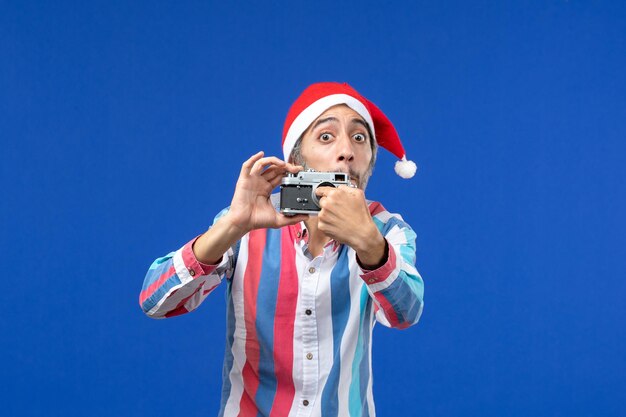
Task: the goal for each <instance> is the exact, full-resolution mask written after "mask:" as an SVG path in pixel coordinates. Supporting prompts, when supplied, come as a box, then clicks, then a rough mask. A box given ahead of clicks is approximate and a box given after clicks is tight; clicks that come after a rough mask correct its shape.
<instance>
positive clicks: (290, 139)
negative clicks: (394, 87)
mask: <svg viewBox="0 0 626 417" xmlns="http://www.w3.org/2000/svg"><path fill="white" fill-rule="evenodd" d="M338 104H345V105H347V106H348V107H350V108H351V109H352V110H354V111H355V112H357V113H358V114H359V115H360V116H361V117H362V118H364V119H365V121H366V122H367V124H368V125H369V127H370V129H371V130H372V135H373V136H374V138H376V132H375V131H374V122H373V121H372V116H371V115H370V113H369V111H367V108H366V107H365V105H364V104H363V103H361V102H360V101H359V100H357V99H356V98H354V97H352V96H349V95H347V94H332V95H330V96H326V97H322V98H320V99H319V100H317V101H315V102H314V103H312V104H311V105H310V106H309V107H307V108H306V109H304V110H303V111H302V112H301V113H300V114H299V115H298V117H296V118H295V120H294V121H293V123H292V124H291V126H289V130H288V131H287V136H286V137H285V142H284V143H283V154H284V155H285V161H288V160H289V156H290V155H291V150H292V149H293V147H294V145H295V144H296V141H297V140H298V138H299V137H300V136H302V134H303V133H304V131H305V130H307V129H308V128H309V126H310V125H311V123H313V122H314V121H315V119H317V118H318V117H319V116H320V115H321V114H322V113H324V112H325V111H326V110H328V109H329V108H331V107H333V106H336V105H338ZM414 165H415V164H414Z"/></svg>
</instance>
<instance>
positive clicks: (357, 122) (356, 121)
mask: <svg viewBox="0 0 626 417" xmlns="http://www.w3.org/2000/svg"><path fill="white" fill-rule="evenodd" d="M338 121H339V119H337V118H336V117H333V116H329V117H325V118H323V119H319V120H318V121H316V122H315V123H313V126H311V130H315V128H316V127H318V126H319V125H321V124H324V123H327V122H338ZM350 123H356V124H360V125H361V126H363V127H364V128H366V129H367V127H368V126H367V123H366V122H364V121H363V120H362V119H359V118H356V117H355V118H354V119H352V120H351V121H350Z"/></svg>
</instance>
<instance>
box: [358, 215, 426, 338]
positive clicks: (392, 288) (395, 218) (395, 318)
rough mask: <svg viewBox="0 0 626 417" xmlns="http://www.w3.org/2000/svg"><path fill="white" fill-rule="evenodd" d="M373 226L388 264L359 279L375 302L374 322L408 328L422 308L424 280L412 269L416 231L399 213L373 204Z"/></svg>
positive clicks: (367, 271) (367, 272) (364, 272)
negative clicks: (382, 241) (385, 249)
mask: <svg viewBox="0 0 626 417" xmlns="http://www.w3.org/2000/svg"><path fill="white" fill-rule="evenodd" d="M373 206H374V207H372V206H370V211H372V212H373V215H372V217H373V219H374V223H376V226H377V227H378V229H379V230H380V232H381V233H382V234H383V236H384V238H385V239H386V240H387V244H388V247H389V251H388V254H387V261H386V262H385V263H384V264H383V265H381V266H380V267H379V268H377V269H375V270H373V271H369V270H363V269H361V270H360V271H359V272H360V276H361V279H363V281H364V282H365V285H367V290H368V292H369V293H370V295H371V297H372V299H373V300H374V304H375V309H376V320H377V321H378V322H379V323H381V324H383V325H385V326H387V327H394V328H399V329H404V328H407V327H409V326H411V325H413V324H415V323H417V322H418V320H419V318H420V316H421V314H422V310H423V307H424V301H423V300H424V281H423V280H422V277H421V276H420V274H419V272H417V269H416V267H415V238H416V236H415V232H414V231H413V229H411V227H410V226H409V225H408V224H407V223H406V222H404V220H402V217H401V216H400V215H398V214H391V213H389V212H387V211H386V210H384V209H383V208H382V206H380V205H379V204H378V203H373Z"/></svg>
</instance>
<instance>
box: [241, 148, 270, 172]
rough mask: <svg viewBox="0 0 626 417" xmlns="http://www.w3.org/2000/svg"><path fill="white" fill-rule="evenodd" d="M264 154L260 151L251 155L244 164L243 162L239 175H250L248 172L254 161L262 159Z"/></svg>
mask: <svg viewBox="0 0 626 417" xmlns="http://www.w3.org/2000/svg"><path fill="white" fill-rule="evenodd" d="M264 154H265V152H263V151H260V152H257V153H255V154H254V155H252V156H251V157H250V158H249V159H248V160H247V161H246V162H244V163H243V164H242V165H241V174H242V175H249V174H250V170H251V169H252V166H253V165H254V163H255V162H256V161H258V160H259V159H261V158H263V155H264Z"/></svg>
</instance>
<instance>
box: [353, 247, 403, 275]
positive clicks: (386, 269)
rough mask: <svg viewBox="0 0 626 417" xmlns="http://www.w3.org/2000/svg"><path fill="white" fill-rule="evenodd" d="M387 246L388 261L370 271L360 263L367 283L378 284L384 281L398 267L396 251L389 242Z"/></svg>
mask: <svg viewBox="0 0 626 417" xmlns="http://www.w3.org/2000/svg"><path fill="white" fill-rule="evenodd" d="M387 248H388V249H387V262H385V263H384V264H383V265H381V266H380V267H378V268H376V269H374V270H372V271H370V270H367V269H363V268H361V265H359V268H361V271H362V272H363V273H362V274H361V278H362V279H363V281H365V283H366V284H377V283H379V282H382V281H384V280H386V279H387V278H389V276H390V275H391V273H392V272H393V271H394V269H396V251H394V250H393V248H392V247H391V245H389V244H387ZM357 263H358V261H357Z"/></svg>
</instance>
